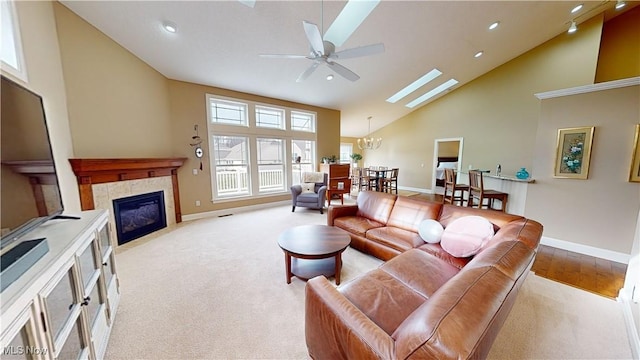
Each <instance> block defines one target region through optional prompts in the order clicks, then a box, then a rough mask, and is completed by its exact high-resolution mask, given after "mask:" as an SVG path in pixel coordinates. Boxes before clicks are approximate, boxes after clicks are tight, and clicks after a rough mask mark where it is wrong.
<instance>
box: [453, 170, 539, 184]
mask: <svg viewBox="0 0 640 360" xmlns="http://www.w3.org/2000/svg"><path fill="white" fill-rule="evenodd" d="M462 173H463V174H467V175H468V174H469V173H468V172H466V171H462ZM482 176H484V177H490V178H494V179H499V180H506V181H517V182H521V183H529V184H533V183H535V182H536V180H535V179H533V178H531V177H529V178H528V179H518V178H517V177H515V176H511V175H502V174H500V175H498V176H496V175H495V174H492V173H490V172H483V173H482Z"/></svg>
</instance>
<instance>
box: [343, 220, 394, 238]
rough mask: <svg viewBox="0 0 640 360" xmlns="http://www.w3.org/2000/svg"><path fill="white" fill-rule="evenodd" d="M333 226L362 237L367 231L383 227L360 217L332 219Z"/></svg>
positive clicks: (378, 223)
mask: <svg viewBox="0 0 640 360" xmlns="http://www.w3.org/2000/svg"><path fill="white" fill-rule="evenodd" d="M333 226H335V227H339V228H341V229H343V230H346V231H348V232H350V233H353V234H356V235H359V236H362V237H364V236H365V233H366V232H367V231H369V230H371V229H375V228H380V227H383V226H384V224H382V223H380V222H377V221H375V220H371V219H368V218H365V217H361V216H343V217H339V218H336V219H334V220H333Z"/></svg>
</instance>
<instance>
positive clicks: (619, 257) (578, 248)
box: [540, 236, 630, 264]
mask: <svg viewBox="0 0 640 360" xmlns="http://www.w3.org/2000/svg"><path fill="white" fill-rule="evenodd" d="M540 244H542V245H548V246H551V247H554V248H558V249H562V250H568V251H572V252H576V253H579V254H584V255H589V256H594V257H597V258H601V259H606V260H609V261H615V262H617V263H622V264H629V258H630V256H629V254H624V253H621V252H617V251H612V250H607V249H601V248H597V247H593V246H589V245H583V244H577V243H573V242H569V241H564V240H558V239H554V238H550V237H547V236H543V237H542V239H541V240H540Z"/></svg>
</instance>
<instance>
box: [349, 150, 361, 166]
mask: <svg viewBox="0 0 640 360" xmlns="http://www.w3.org/2000/svg"><path fill="white" fill-rule="evenodd" d="M351 160H353V166H354V167H357V166H358V161H360V160H362V155H360V154H358V153H353V154H351Z"/></svg>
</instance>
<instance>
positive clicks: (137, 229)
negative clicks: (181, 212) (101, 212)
mask: <svg viewBox="0 0 640 360" xmlns="http://www.w3.org/2000/svg"><path fill="white" fill-rule="evenodd" d="M113 212H114V217H115V222H116V235H117V237H118V245H122V244H124V243H126V242H129V241H131V240H134V239H137V238H139V237H142V236H145V235H147V234H150V233H152V232H154V231H157V230H160V229H163V228H165V227H167V217H166V214H165V207H164V191H157V192H152V193H147V194H141V195H135V196H129V197H125V198H120V199H115V200H113Z"/></svg>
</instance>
